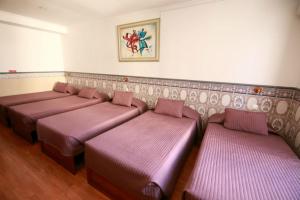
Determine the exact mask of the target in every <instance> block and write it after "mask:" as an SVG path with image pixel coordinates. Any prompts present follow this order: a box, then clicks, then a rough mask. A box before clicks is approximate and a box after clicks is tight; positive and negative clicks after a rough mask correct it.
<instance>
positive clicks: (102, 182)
mask: <svg viewBox="0 0 300 200" xmlns="http://www.w3.org/2000/svg"><path fill="white" fill-rule="evenodd" d="M86 173H87V181H88V183H89V184H90V185H92V186H93V187H95V188H96V189H98V190H99V191H100V192H102V193H104V194H106V195H107V196H108V197H110V198H111V199H113V200H120V199H122V200H139V199H141V197H138V196H136V195H134V194H130V193H128V192H127V191H124V190H122V189H120V188H118V187H116V186H115V185H113V184H112V183H111V182H110V181H109V180H107V179H106V178H104V177H102V176H100V175H98V174H97V173H96V172H95V171H93V170H92V169H89V168H87V169H86Z"/></svg>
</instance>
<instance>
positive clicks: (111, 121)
mask: <svg viewBox="0 0 300 200" xmlns="http://www.w3.org/2000/svg"><path fill="white" fill-rule="evenodd" d="M138 114H139V110H138V108H137V107H125V106H119V105H114V104H112V103H110V102H105V103H101V104H96V105H93V106H89V107H86V108H82V109H78V110H74V111H70V112H66V113H62V114H58V115H55V116H51V117H47V118H44V119H41V120H39V121H38V124H37V133H38V138H39V140H41V141H43V142H44V143H47V144H49V145H51V146H53V147H54V148H57V149H58V150H59V151H60V152H61V154H62V155H64V156H75V155H76V154H79V153H81V152H83V150H84V142H85V141H87V140H89V139H91V138H93V137H95V136H97V135H100V134H101V133H103V132H104V131H107V130H109V129H111V128H113V127H115V126H117V125H119V124H121V123H123V122H126V121H128V120H130V119H131V118H133V117H135V116H137V115H138Z"/></svg>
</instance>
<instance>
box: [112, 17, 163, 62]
mask: <svg viewBox="0 0 300 200" xmlns="http://www.w3.org/2000/svg"><path fill="white" fill-rule="evenodd" d="M159 34H160V19H152V20H147V21H141V22H136V23H130V24H124V25H119V26H118V41H119V61H120V62H136V61H159V42H160V41H159Z"/></svg>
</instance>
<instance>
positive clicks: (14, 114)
mask: <svg viewBox="0 0 300 200" xmlns="http://www.w3.org/2000/svg"><path fill="white" fill-rule="evenodd" d="M100 102H102V99H86V98H81V97H78V96H69V97H64V98H58V99H51V100H46V101H39V102H34V103H28V104H21V105H17V106H12V107H9V109H8V114H9V117H10V121H11V123H12V127H13V129H14V131H15V132H16V133H18V134H20V135H28V134H31V133H32V132H33V131H35V127H36V122H37V120H38V119H41V118H45V117H48V116H51V115H55V114H59V113H63V112H67V111H71V110H76V109H79V108H83V107H86V106H91V105H94V104H97V103H100Z"/></svg>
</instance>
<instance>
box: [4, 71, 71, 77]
mask: <svg viewBox="0 0 300 200" xmlns="http://www.w3.org/2000/svg"><path fill="white" fill-rule="evenodd" d="M57 76H65V72H63V71H58V72H17V73H3V72H2V73H0V79H21V78H40V77H57Z"/></svg>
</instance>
